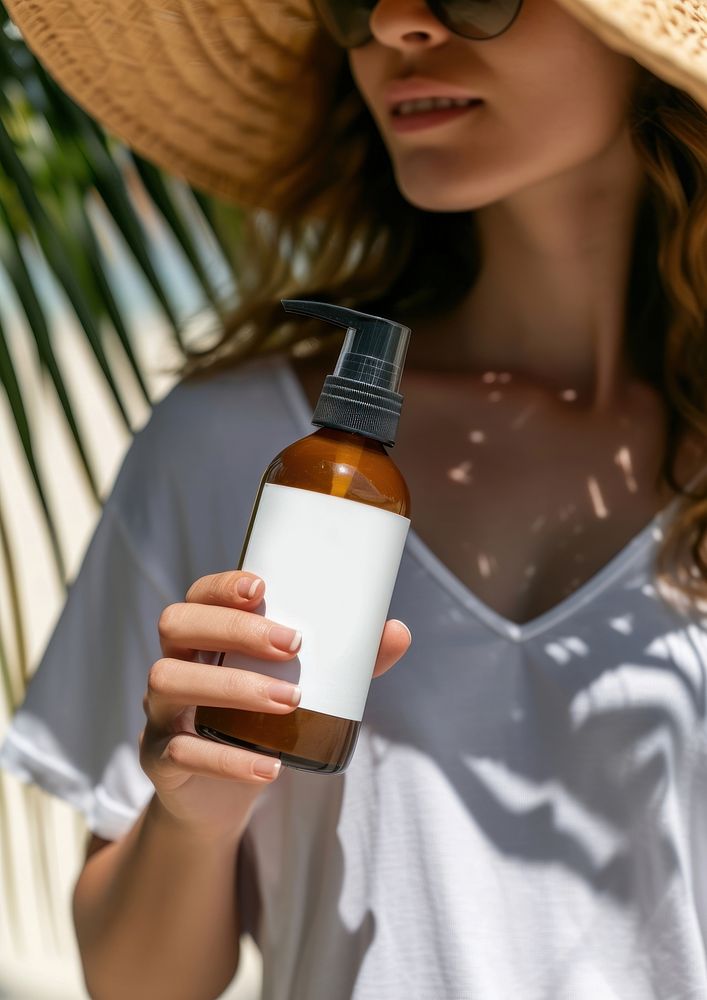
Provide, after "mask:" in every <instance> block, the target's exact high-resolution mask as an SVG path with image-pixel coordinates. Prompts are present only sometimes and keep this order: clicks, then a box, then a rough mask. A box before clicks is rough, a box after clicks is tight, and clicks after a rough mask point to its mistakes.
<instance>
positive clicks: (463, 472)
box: [447, 462, 471, 486]
mask: <svg viewBox="0 0 707 1000" xmlns="http://www.w3.org/2000/svg"><path fill="white" fill-rule="evenodd" d="M470 470H471V462H461V463H460V464H459V465H457V466H455V467H454V468H452V469H449V470H448V471H447V477H448V478H449V479H451V480H452V482H453V483H463V484H464V485H465V486H466V485H468V484H469V483H470V482H471V476H470V475H469V472H470Z"/></svg>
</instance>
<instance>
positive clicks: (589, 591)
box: [278, 355, 707, 643]
mask: <svg viewBox="0 0 707 1000" xmlns="http://www.w3.org/2000/svg"><path fill="white" fill-rule="evenodd" d="M281 360H282V364H281V365H280V366H279V369H278V370H279V371H280V373H281V375H282V378H283V384H284V387H285V392H286V393H287V395H288V396H289V399H290V401H291V403H292V410H293V413H294V414H295V417H296V420H297V423H298V424H300V425H301V428H302V430H303V431H304V432H305V433H306V432H307V431H310V432H312V431H313V429H316V427H315V425H313V424H312V408H311V406H310V405H309V400H308V399H307V397H306V395H305V392H304V389H303V388H302V386H301V385H300V381H299V379H298V378H297V374H296V372H295V371H294V369H293V367H292V364H291V363H290V359H289V358H288V357H287V356H286V355H283V356H281ZM705 473H707V468H702V469H700V470H699V471H698V473H697V474H696V475H695V476H693V477H692V479H691V480H690V482H689V483H688V484H687V489H688V490H690V491H691V490H692V489H694V487H695V486H696V485H698V483H699V481H700V480H701V478H702V476H703V475H704V474H705ZM683 499H684V498H683V497H682V496H680V495H678V496H676V497H673V499H672V500H670V501H669V502H668V503H667V504H666V506H665V507H663V508H662V509H661V510H659V511H658V512H657V513H656V514H655V515H654V516H653V517H652V518H651V519H650V521H648V523H647V524H646V525H644V527H643V528H641V529H640V531H638V532H637V533H636V534H635V535H634V536H633V538H631V539H629V541H628V542H627V543H626V544H625V545H624V546H623V548H621V549H619V551H618V552H616V553H615V554H614V555H613V556H612V557H611V559H609V561H608V562H606V563H605V564H604V565H603V566H602V567H601V568H600V569H599V570H597V572H596V573H594V574H593V575H592V576H591V577H590V578H589V579H588V580H587V581H585V583H583V584H582V585H581V587H579V588H578V589H577V590H575V591H573V592H572V593H571V594H570V595H569V596H568V597H565V598H563V599H562V600H561V601H559V602H558V603H557V604H555V605H553V607H551V608H549V609H548V610H547V611H544V612H543V613H542V614H540V615H537V616H536V617H535V618H531V619H530V620H529V621H527V622H523V623H518V622H514V621H512V620H511V619H510V618H506V617H504V616H503V615H501V614H499V613H498V612H497V611H494V609H493V608H492V607H490V606H489V605H488V604H485V603H484V602H483V601H482V600H480V598H478V597H477V596H476V594H475V593H474V592H473V591H472V590H470V589H469V588H468V587H467V585H466V584H465V583H463V582H462V581H461V580H460V579H459V577H458V576H456V574H454V573H453V572H452V571H451V570H450V569H449V568H448V567H447V566H446V565H445V564H444V563H443V562H442V560H441V559H439V557H438V556H436V555H435V553H434V552H433V551H432V549H430V547H429V546H428V545H427V544H426V543H425V542H424V541H423V540H422V538H420V536H419V535H418V534H417V532H416V531H415V528H414V527H413V525H412V523H411V524H410V528H409V531H408V535H407V544H408V547H409V549H410V552H411V553H412V554H413V556H414V557H415V558H416V559H417V561H418V562H419V563H420V564H421V565H422V566H423V567H424V568H425V569H426V570H427V571H428V572H429V573H430V574H431V575H432V576H434V578H435V579H436V580H437V581H438V582H439V583H440V584H441V585H442V586H443V587H444V588H445V590H447V592H448V593H450V594H451V595H452V597H454V598H455V599H456V601H457V602H458V603H459V604H461V605H462V607H464V608H465V609H466V610H467V611H470V612H471V613H472V614H473V615H474V616H475V617H476V618H477V619H478V620H479V621H481V622H483V623H484V624H486V625H487V626H488V627H489V628H491V629H492V630H493V631H494V632H497V633H498V634H499V635H501V636H503V637H504V638H506V639H510V640H512V641H513V642H519V643H520V642H524V641H525V640H527V639H531V638H533V637H534V636H537V635H540V634H542V633H544V632H546V631H547V630H548V629H550V628H551V627H552V626H553V625H557V624H558V623H559V622H561V621H563V620H564V619H566V618H568V617H570V615H571V614H572V613H573V612H575V611H576V610H578V609H579V608H580V607H582V606H583V605H585V604H587V603H588V602H589V601H591V600H592V598H593V597H594V596H595V595H597V594H598V593H600V592H601V591H603V590H604V589H605V588H606V587H608V586H609V584H610V583H611V582H612V580H614V579H615V578H616V577H617V576H619V574H620V573H621V572H622V571H623V570H624V569H625V568H626V567H627V566H628V565H629V564H630V563H632V562H633V561H634V560H635V559H636V558H637V557H638V556H639V555H640V554H641V553H642V552H644V551H645V550H646V549H647V548H648V547H649V545H651V544H653V543H655V542H656V541H659V540H660V539H661V538H662V537H663V526H664V524H665V523H666V522H667V521H669V520H670V519H671V518H672V517H673V515H674V514H675V513H676V512H677V510H678V508H679V506H680V504H681V503H682V502H683Z"/></svg>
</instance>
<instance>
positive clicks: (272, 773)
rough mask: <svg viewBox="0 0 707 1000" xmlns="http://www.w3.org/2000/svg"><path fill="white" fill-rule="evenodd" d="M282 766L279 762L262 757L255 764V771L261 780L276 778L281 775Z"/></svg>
mask: <svg viewBox="0 0 707 1000" xmlns="http://www.w3.org/2000/svg"><path fill="white" fill-rule="evenodd" d="M281 766H282V764H281V763H280V761H279V760H268V759H267V757H261V758H259V759H258V760H256V761H254V762H253V771H254V772H255V773H256V774H257V775H258V777H260V778H276V777H277V776H278V774H279V773H280V768H281Z"/></svg>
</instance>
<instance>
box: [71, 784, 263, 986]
mask: <svg viewBox="0 0 707 1000" xmlns="http://www.w3.org/2000/svg"><path fill="white" fill-rule="evenodd" d="M246 822H247V817H246V816H244V824H243V826H241V827H238V828H237V829H234V831H233V832H232V833H231V834H229V835H228V836H227V837H225V836H224V835H220V836H218V837H207V836H206V835H201V834H197V833H195V832H194V831H193V830H191V829H186V828H185V827H182V826H181V825H180V824H179V822H178V821H176V820H175V819H174V818H173V817H171V816H170V814H169V813H167V812H166V811H165V810H164V809H163V808H162V807H161V804H160V800H159V798H158V797H157V796H156V795H155V796H153V797H152V799H151V801H150V803H149V804H148V806H147V807H146V808H145V810H144V811H143V812H142V813H141V814H140V816H139V817H138V819H137V820H136V822H135V824H134V825H133V826H132V827H131V829H130V830H129V831H128V833H127V834H126V835H125V836H124V837H122V838H121V839H120V840H117V841H114V842H112V843H108V844H107V846H103V847H100V845H99V844H98V843H97V842H96V841H95V840H94V841H93V842H92V847H93V848H94V849H93V853H89V855H88V856H87V860H86V863H85V865H84V867H83V870H82V871H81V874H80V875H79V878H78V881H77V883H76V886H75V888H74V894H73V917H74V925H75V928H76V935H77V940H78V945H79V951H80V954H81V961H82V964H83V970H84V977H85V980H86V987H87V989H88V992H89V993H90V995H91V997H92V998H93V1000H113V998H115V1000H125V997H130V1000H143V998H144V1000H162V998H163V997H164V998H165V1000H166V998H169V1000H182V998H183V1000H214V998H215V997H218V996H219V995H220V994H221V993H222V992H223V991H224V990H225V988H226V986H227V985H228V984H229V983H230V982H231V980H232V979H233V976H234V975H235V972H236V969H237V966H238V957H239V936H240V934H239V920H238V913H237V911H236V881H235V872H236V858H237V853H238V846H239V843H240V840H241V837H242V833H243V829H244V825H245V823H246Z"/></svg>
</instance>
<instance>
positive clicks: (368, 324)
mask: <svg viewBox="0 0 707 1000" xmlns="http://www.w3.org/2000/svg"><path fill="white" fill-rule="evenodd" d="M280 301H281V303H282V306H283V308H284V309H285V310H286V311H287V312H293V313H300V314H301V315H304V316H313V317H315V318H316V319H323V320H326V321H327V322H328V323H334V324H335V325H336V326H343V327H345V328H346V336H345V337H344V343H343V345H342V348H341V351H340V353H339V358H338V361H337V362H336V366H335V368H334V372H333V374H332V375H327V377H326V378H325V379H324V386H323V387H322V391H321V394H320V396H319V401H318V403H317V406H316V408H315V410H314V414H313V416H312V423H313V424H318V425H320V426H324V427H334V428H336V429H338V430H344V431H352V432H353V433H354V434H363V435H364V436H365V437H370V438H374V439H375V440H376V441H381V442H383V444H387V445H389V446H391V447H392V445H394V444H395V435H396V433H397V429H398V420H399V418H400V408H401V405H402V401H403V397H402V395H401V394H400V393H399V392H398V388H399V386H400V379H401V377H402V374H403V365H404V363H405V355H406V354H407V349H408V344H409V341H410V328H409V327H407V326H403V325H402V324H400V323H394V322H393V321H392V320H389V319H385V318H384V317H383V316H371V315H370V314H369V313H363V312H357V311H356V310H355V309H347V308H346V307H345V306H337V305H334V304H332V303H330V302H311V301H306V300H303V299H281V300H280Z"/></svg>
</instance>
